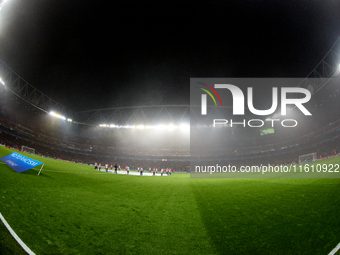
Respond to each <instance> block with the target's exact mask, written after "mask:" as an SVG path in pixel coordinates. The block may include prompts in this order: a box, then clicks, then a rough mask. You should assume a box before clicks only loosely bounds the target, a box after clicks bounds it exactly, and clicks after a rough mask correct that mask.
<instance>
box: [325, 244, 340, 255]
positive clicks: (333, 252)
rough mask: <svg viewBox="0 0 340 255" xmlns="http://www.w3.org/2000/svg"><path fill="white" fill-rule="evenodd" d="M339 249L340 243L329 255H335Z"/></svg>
mask: <svg viewBox="0 0 340 255" xmlns="http://www.w3.org/2000/svg"><path fill="white" fill-rule="evenodd" d="M339 249H340V243H338V245H337V246H336V247H335V248H334V249H333V250H332V251H331V252H330V253H329V254H328V255H334V254H335V253H336V252H337V251H338V250H339Z"/></svg>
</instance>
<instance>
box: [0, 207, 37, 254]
mask: <svg viewBox="0 0 340 255" xmlns="http://www.w3.org/2000/svg"><path fill="white" fill-rule="evenodd" d="M0 219H1V221H2V223H3V224H4V225H5V227H6V228H7V229H8V231H9V232H10V233H11V235H12V236H13V237H14V239H15V240H16V241H17V242H18V244H20V246H21V247H22V248H23V249H24V250H25V251H26V252H27V253H28V254H29V255H35V253H34V252H33V251H31V249H30V248H29V247H28V246H27V245H26V244H25V243H24V242H23V241H22V240H21V239H20V237H19V236H18V235H17V234H16V233H15V232H14V230H13V229H12V228H11V226H10V225H9V224H8V223H7V221H6V220H5V218H4V217H3V216H2V214H1V213H0Z"/></svg>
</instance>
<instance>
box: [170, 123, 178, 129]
mask: <svg viewBox="0 0 340 255" xmlns="http://www.w3.org/2000/svg"><path fill="white" fill-rule="evenodd" d="M177 128H178V127H177V126H175V125H172V124H170V125H168V130H174V129H177Z"/></svg>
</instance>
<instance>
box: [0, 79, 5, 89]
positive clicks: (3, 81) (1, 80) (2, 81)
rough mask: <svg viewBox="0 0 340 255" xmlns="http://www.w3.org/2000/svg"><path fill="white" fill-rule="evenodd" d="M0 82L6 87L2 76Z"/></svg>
mask: <svg viewBox="0 0 340 255" xmlns="http://www.w3.org/2000/svg"><path fill="white" fill-rule="evenodd" d="M0 83H1V84H2V85H4V86H5V87H6V84H5V82H4V81H3V80H2V78H1V77H0Z"/></svg>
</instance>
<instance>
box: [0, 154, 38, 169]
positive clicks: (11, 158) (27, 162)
mask: <svg viewBox="0 0 340 255" xmlns="http://www.w3.org/2000/svg"><path fill="white" fill-rule="evenodd" d="M0 160H2V161H3V162H5V164H6V165H8V166H9V167H10V168H12V169H13V170H15V171H17V172H18V173H22V172H24V171H26V170H29V169H32V168H34V167H36V166H39V165H41V164H43V162H40V161H37V160H34V159H31V158H29V157H26V156H23V155H21V154H19V153H16V152H13V153H12V154H10V155H8V156H5V157H2V158H0Z"/></svg>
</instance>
